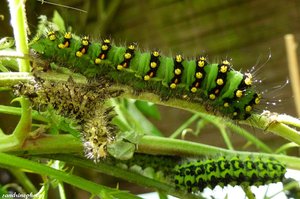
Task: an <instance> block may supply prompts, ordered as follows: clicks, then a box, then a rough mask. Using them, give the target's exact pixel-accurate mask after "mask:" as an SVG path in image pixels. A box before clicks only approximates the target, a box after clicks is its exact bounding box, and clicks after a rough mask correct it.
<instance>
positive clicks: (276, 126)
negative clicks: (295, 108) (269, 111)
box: [248, 114, 300, 145]
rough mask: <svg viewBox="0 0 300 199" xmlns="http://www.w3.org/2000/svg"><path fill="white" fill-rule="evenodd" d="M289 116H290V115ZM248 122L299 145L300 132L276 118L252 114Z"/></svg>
mask: <svg viewBox="0 0 300 199" xmlns="http://www.w3.org/2000/svg"><path fill="white" fill-rule="evenodd" d="M289 117H290V118H292V117H291V116H289ZM294 120H296V119H294ZM249 122H250V125H255V127H257V128H260V129H263V130H268V131H270V132H272V133H275V134H276V135H279V136H281V137H283V138H285V139H288V140H290V141H292V142H295V143H297V144H298V145H300V132H298V131H297V130H296V129H294V128H292V127H289V126H288V125H286V124H283V123H281V122H280V121H278V120H276V118H274V117H272V116H264V115H256V114H254V115H252V117H251V121H248V124H249ZM290 124H291V123H290ZM292 124H294V126H296V125H299V124H298V123H292Z"/></svg>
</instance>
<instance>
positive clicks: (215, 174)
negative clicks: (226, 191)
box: [174, 156, 286, 192]
mask: <svg viewBox="0 0 300 199" xmlns="http://www.w3.org/2000/svg"><path fill="white" fill-rule="evenodd" d="M285 172H286V168H285V166H284V165H283V164H282V163H280V162H279V161H277V160H275V159H262V158H251V157H247V158H245V159H241V158H239V157H237V156H234V157H231V158H229V159H228V158H225V157H219V158H217V159H208V160H206V161H197V162H189V163H185V164H181V165H177V166H176V167H175V169H174V173H175V177H174V178H175V179H174V181H175V186H176V188H177V189H181V190H187V191H188V192H198V191H200V192H202V191H203V190H204V188H206V187H209V188H211V189H213V188H215V187H216V186H217V185H219V186H221V187H224V186H226V185H232V186H235V185H240V186H244V187H247V186H252V185H255V186H260V185H265V184H270V183H276V182H282V180H283V179H284V174H285Z"/></svg>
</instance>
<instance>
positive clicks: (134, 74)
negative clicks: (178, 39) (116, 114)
mask: <svg viewBox="0 0 300 199" xmlns="http://www.w3.org/2000/svg"><path fill="white" fill-rule="evenodd" d="M30 47H31V49H33V50H34V51H35V52H37V53H38V54H39V55H40V56H41V57H42V59H45V60H49V61H53V62H56V63H58V64H60V65H62V66H65V67H68V68H70V69H72V70H73V71H74V72H79V73H82V74H84V75H85V76H87V77H95V76H96V77H102V78H106V79H109V80H110V81H112V82H113V83H116V84H119V85H128V86H130V87H132V88H133V89H134V90H135V91H137V93H138V92H139V91H145V92H152V93H155V94H157V95H159V96H161V98H162V99H169V98H177V99H183V100H186V101H188V102H190V103H201V104H204V106H205V107H206V108H207V109H208V110H210V111H211V112H213V113H217V114H221V115H223V116H226V117H229V118H232V119H236V120H244V119H247V118H248V117H249V116H251V114H252V113H253V110H254V105H256V104H259V102H260V98H261V96H260V94H259V93H258V92H256V91H255V89H254V87H253V86H252V81H253V80H252V75H251V74H250V73H245V74H243V73H240V72H239V71H235V70H234V69H233V68H232V65H231V64H230V62H229V61H228V60H223V61H222V62H221V63H208V61H207V59H206V57H204V56H199V57H198V58H197V59H196V60H186V59H184V57H183V56H182V55H176V56H175V57H174V58H171V57H166V56H163V55H161V54H160V52H159V51H153V52H141V51H138V50H136V45H135V44H134V43H133V44H130V45H128V47H119V46H115V45H113V44H112V43H111V41H110V40H109V39H104V40H103V41H102V42H100V43H97V42H95V43H94V42H93V43H91V42H90V40H89V38H88V37H87V36H84V37H82V38H81V39H80V38H79V37H78V36H76V35H74V34H72V33H70V32H66V33H62V32H59V31H48V33H47V35H46V36H42V37H41V38H39V40H37V41H35V42H33V43H32V45H31V46H30Z"/></svg>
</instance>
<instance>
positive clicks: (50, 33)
mask: <svg viewBox="0 0 300 199" xmlns="http://www.w3.org/2000/svg"><path fill="white" fill-rule="evenodd" d="M48 38H49V40H50V41H54V40H55V39H56V35H55V32H54V31H50V32H48Z"/></svg>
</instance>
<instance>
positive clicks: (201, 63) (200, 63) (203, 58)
mask: <svg viewBox="0 0 300 199" xmlns="http://www.w3.org/2000/svg"><path fill="white" fill-rule="evenodd" d="M205 60H206V58H205V57H200V58H199V61H198V62H197V64H198V66H199V67H203V66H204V65H205Z"/></svg>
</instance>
